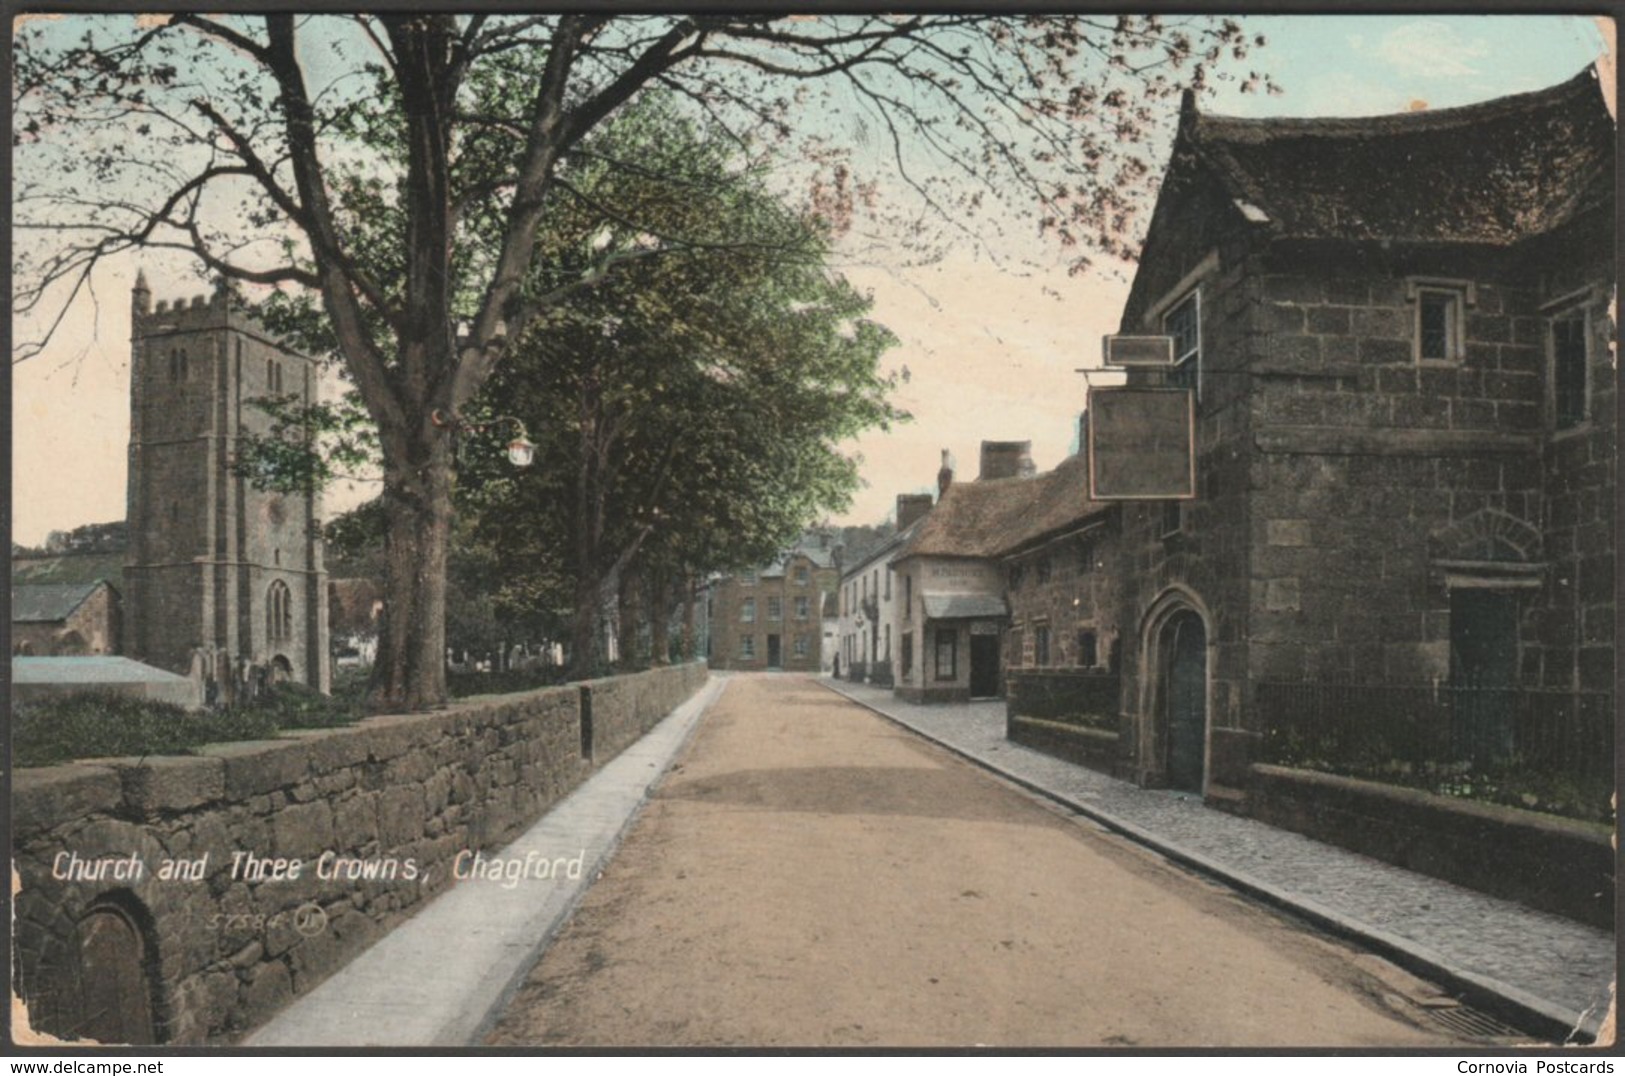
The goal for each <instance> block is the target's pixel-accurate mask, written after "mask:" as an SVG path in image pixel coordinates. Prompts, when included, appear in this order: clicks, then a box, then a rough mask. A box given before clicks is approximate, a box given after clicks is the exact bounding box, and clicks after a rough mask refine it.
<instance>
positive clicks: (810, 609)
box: [707, 533, 841, 673]
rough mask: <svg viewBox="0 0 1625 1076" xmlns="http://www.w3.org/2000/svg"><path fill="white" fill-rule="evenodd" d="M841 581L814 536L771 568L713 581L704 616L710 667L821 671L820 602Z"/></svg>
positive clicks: (825, 546) (826, 541)
mask: <svg viewBox="0 0 1625 1076" xmlns="http://www.w3.org/2000/svg"><path fill="white" fill-rule="evenodd" d="M840 575H841V572H840V566H839V563H838V561H837V558H836V550H835V549H834V548H833V546H832V543H831V541H830V537H829V535H828V534H824V533H814V534H809V535H806V536H804V537H803V538H802V539H801V540H800V541H798V542H797V543H796V544H795V545H794V546H793V547H791V548H790V549H789V550H787V551H786V552H785V553H784V554H783V555H782V556H780V557H778V558H776V559H775V560H774V561H773V562H772V563H770V564H765V565H762V566H760V567H758V568H756V569H754V570H750V571H742V572H734V573H732V574H730V575H725V576H723V577H721V578H720V579H718V580H717V581H716V582H715V583H714V584H713V585H712V588H711V597H710V605H709V611H708V614H707V620H708V622H709V624H710V664H711V667H712V668H713V669H739V670H767V669H774V670H778V669H782V670H785V671H787V672H788V671H797V672H814V673H816V672H818V671H820V669H821V668H822V667H823V653H824V605H825V596H826V595H828V594H831V593H834V591H835V589H836V588H837V586H838V585H839V583H840Z"/></svg>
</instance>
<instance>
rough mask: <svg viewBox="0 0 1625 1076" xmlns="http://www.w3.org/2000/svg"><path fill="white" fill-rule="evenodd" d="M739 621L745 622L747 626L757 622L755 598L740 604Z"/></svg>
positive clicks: (747, 599)
mask: <svg viewBox="0 0 1625 1076" xmlns="http://www.w3.org/2000/svg"><path fill="white" fill-rule="evenodd" d="M739 619H740V620H742V621H744V622H745V623H746V624H753V623H755V622H756V599H755V598H746V599H745V600H744V601H742V602H740V603H739Z"/></svg>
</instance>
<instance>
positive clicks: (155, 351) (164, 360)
mask: <svg viewBox="0 0 1625 1076" xmlns="http://www.w3.org/2000/svg"><path fill="white" fill-rule="evenodd" d="M131 326H132V329H131V363H130V455H129V484H128V496H127V500H128V508H129V517H128V525H129V541H130V550H129V561H128V563H127V564H126V565H125V568H124V584H125V646H124V649H125V653H126V654H128V655H129V656H131V657H133V658H136V659H137V660H140V661H144V662H147V663H149V664H152V665H156V666H158V667H160V668H164V669H169V670H172V671H175V672H181V673H193V674H196V675H199V676H201V677H203V678H204V679H212V680H214V681H215V682H216V685H217V690H218V691H219V692H220V695H221V697H228V698H229V697H230V695H231V692H232V691H233V689H234V688H235V687H246V686H249V685H250V684H251V683H253V682H254V681H255V680H256V679H261V678H268V679H273V680H274V679H287V680H293V681H297V682H299V683H303V684H307V685H309V686H311V687H313V688H316V689H317V690H320V691H326V690H327V689H328V684H329V668H328V662H329V658H328V645H327V578H326V572H325V571H324V569H323V565H322V547H321V527H320V521H319V519H318V513H319V511H320V508H319V502H318V500H317V498H316V496H315V495H314V494H308V495H302V496H301V495H289V494H282V493H272V492H265V491H261V490H257V489H255V488H254V487H253V485H252V484H251V483H250V482H249V481H248V480H247V479H246V478H243V477H240V476H238V475H237V474H236V473H234V470H233V465H234V459H235V455H236V448H237V444H238V439H239V438H240V437H241V436H243V435H244V434H248V433H256V434H263V433H266V432H268V431H269V428H270V424H271V420H270V417H269V416H268V415H266V414H265V413H264V412H262V411H261V410H259V409H258V408H256V407H255V406H254V405H253V402H252V401H253V400H255V399H256V398H261V397H272V396H278V397H292V398H293V399H294V400H295V401H297V402H302V403H303V402H310V401H314V400H315V399H316V387H317V374H318V371H317V367H316V364H315V362H313V361H312V360H311V359H309V358H307V357H305V356H303V355H300V354H298V353H297V352H294V351H292V350H290V349H289V348H288V347H287V346H286V345H284V344H282V343H281V342H279V341H278V340H276V339H275V338H274V337H273V336H271V335H270V334H269V333H268V332H267V331H266V330H265V329H264V328H263V327H262V326H261V325H260V324H259V323H258V322H257V321H256V320H255V319H253V318H252V317H251V316H250V315H249V314H248V313H247V312H246V311H245V310H244V309H243V308H241V307H240V306H239V305H237V304H236V303H235V302H234V301H233V300H232V298H231V296H230V295H229V293H228V292H227V291H226V290H225V289H224V288H222V289H219V290H217V291H216V292H215V293H214V295H212V296H198V297H196V298H193V299H191V300H190V301H189V302H188V301H177V302H174V303H169V302H164V301H161V300H160V301H159V302H158V303H157V304H156V305H154V304H153V301H152V294H151V291H150V290H149V289H148V286H147V282H146V278H145V276H144V275H143V276H138V277H137V279H136V284H135V288H134V291H133V293H132V295H131Z"/></svg>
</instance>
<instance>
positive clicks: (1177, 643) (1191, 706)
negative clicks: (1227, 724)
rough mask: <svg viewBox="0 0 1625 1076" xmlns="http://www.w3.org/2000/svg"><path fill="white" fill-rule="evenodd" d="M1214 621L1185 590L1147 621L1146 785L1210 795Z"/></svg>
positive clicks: (1143, 644) (1143, 693) (1143, 664)
mask: <svg viewBox="0 0 1625 1076" xmlns="http://www.w3.org/2000/svg"><path fill="white" fill-rule="evenodd" d="M1210 622H1211V621H1210V618H1209V616H1208V614H1207V612H1206V609H1205V608H1204V607H1203V605H1202V603H1201V601H1200V599H1198V598H1197V597H1196V595H1195V594H1193V593H1191V592H1190V591H1188V590H1185V589H1184V588H1183V587H1176V588H1173V589H1171V590H1169V591H1167V592H1165V593H1164V594H1163V595H1162V596H1161V597H1159V598H1158V599H1157V601H1155V602H1154V603H1152V606H1151V609H1150V611H1149V612H1148V613H1147V614H1146V616H1145V618H1144V620H1143V621H1142V624H1141V636H1140V663H1139V664H1140V691H1139V698H1140V713H1139V720H1138V725H1139V730H1140V736H1139V740H1140V743H1139V763H1140V764H1139V770H1140V779H1141V781H1142V783H1144V784H1147V785H1151V786H1157V787H1167V788H1177V789H1180V790H1182V791H1187V792H1195V793H1197V794H1202V793H1204V792H1205V791H1206V786H1207V769H1208V766H1207V762H1208V730H1209V725H1210V717H1211V709H1212V706H1211V698H1212V689H1211V680H1212V677H1211V675H1210V670H1209V665H1210V661H1209V645H1208V643H1209V639H1210V638H1211V632H1210V630H1209V627H1208V625H1209V624H1210Z"/></svg>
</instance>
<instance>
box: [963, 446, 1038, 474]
mask: <svg viewBox="0 0 1625 1076" xmlns="http://www.w3.org/2000/svg"><path fill="white" fill-rule="evenodd" d="M1036 471H1037V469H1036V468H1035V467H1034V466H1033V443H1032V442H1031V441H983V442H982V467H981V473H980V474H978V475H977V478H978V479H979V480H983V481H986V480H991V479H996V478H1025V477H1028V476H1030V475H1032V474H1035V473H1036Z"/></svg>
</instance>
